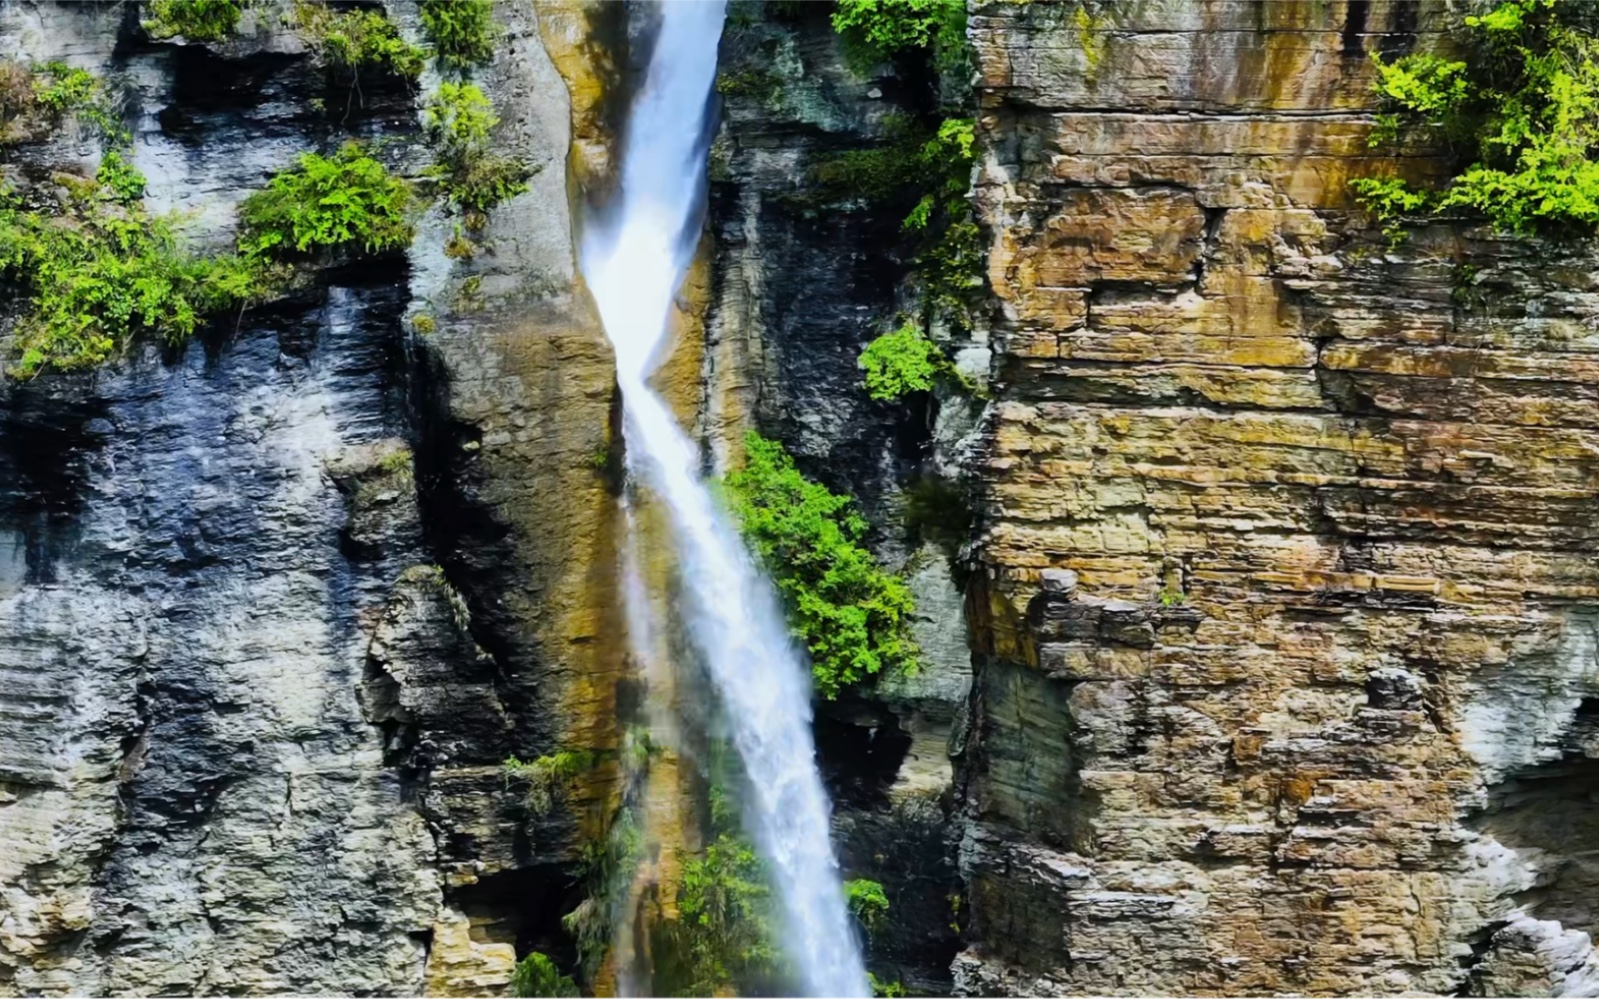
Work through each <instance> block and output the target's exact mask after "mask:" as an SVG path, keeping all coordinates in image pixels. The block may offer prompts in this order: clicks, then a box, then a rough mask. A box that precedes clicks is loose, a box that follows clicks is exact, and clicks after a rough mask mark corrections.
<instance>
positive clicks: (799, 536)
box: [726, 432, 917, 698]
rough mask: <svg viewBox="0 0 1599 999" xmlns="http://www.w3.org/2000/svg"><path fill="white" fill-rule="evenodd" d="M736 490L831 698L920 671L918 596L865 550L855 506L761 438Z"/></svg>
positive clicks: (753, 539) (753, 540)
mask: <svg viewBox="0 0 1599 999" xmlns="http://www.w3.org/2000/svg"><path fill="white" fill-rule="evenodd" d="M726 485H727V494H728V498H729V502H730V504H731V506H732V509H733V513H734V515H735V516H736V517H737V518H738V521H739V525H740V527H741V529H742V531H743V534H744V538H745V540H746V541H747V542H748V543H749V545H750V547H751V549H752V550H753V551H754V552H755V554H756V556H757V557H759V559H760V560H761V563H762V564H763V565H764V566H765V567H766V570H767V572H769V573H770V574H771V576H772V579H773V581H774V582H776V584H777V589H778V592H779V593H780V594H781V595H782V597H783V601H784V605H785V607H786V609H787V611H788V621H789V626H790V628H791V629H792V630H793V632H794V634H795V636H796V637H798V638H799V639H800V640H801V641H803V642H804V644H805V647H806V649H807V650H809V652H810V656H811V672H812V674H813V675H814V677H815V680H816V687H817V690H819V691H820V692H821V694H822V696H824V697H829V698H831V697H837V696H838V693H839V691H841V690H842V689H844V688H845V687H848V686H850V685H852V684H857V683H862V682H864V681H866V680H868V679H870V678H872V677H875V676H877V675H879V674H881V673H884V672H887V671H892V670H904V671H914V670H915V669H916V666H917V659H916V646H915V644H914V643H913V642H912V641H911V639H910V636H909V633H908V626H909V623H910V616H911V614H912V613H913V612H914V611H915V602H914V601H913V599H912V597H911V592H910V589H909V588H908V587H907V586H906V585H905V581H904V580H902V579H900V578H899V577H898V576H895V575H894V574H893V573H891V572H888V571H887V570H885V569H883V568H882V566H880V565H878V564H877V560H876V559H874V558H873V557H872V554H871V552H869V551H867V550H866V547H865V546H864V545H862V544H861V539H862V538H863V537H864V536H865V534H866V528H867V524H866V520H865V519H864V518H863V517H861V516H860V514H858V513H856V512H854V510H853V509H852V506H853V503H852V501H851V500H850V498H849V497H848V496H840V495H837V494H835V493H832V492H830V491H829V490H828V489H827V487H826V486H823V485H821V484H819V483H816V482H811V481H810V480H808V479H806V478H805V477H804V476H803V475H801V474H800V471H799V469H797V468H795V467H794V459H793V458H791V457H790V456H789V454H788V452H787V451H785V450H784V449H783V446H782V445H781V444H779V443H777V442H776V441H771V440H767V439H766V438H764V437H762V436H760V435H759V434H756V433H753V432H752V433H750V434H749V435H748V436H747V437H746V438H745V464H744V467H743V468H741V469H739V470H738V471H736V472H733V473H732V474H731V475H729V476H728V477H727V483H726Z"/></svg>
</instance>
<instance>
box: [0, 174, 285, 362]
mask: <svg viewBox="0 0 1599 999" xmlns="http://www.w3.org/2000/svg"><path fill="white" fill-rule="evenodd" d="M62 180H63V181H64V182H65V183H66V193H65V195H64V197H63V199H62V202H61V204H60V205H59V210H57V211H54V212H40V211H31V210H27V209H25V208H24V207H23V206H22V204H21V203H20V202H19V201H18V200H17V199H16V198H15V197H14V196H13V195H10V194H7V195H5V196H4V198H3V200H0V272H3V273H4V274H5V276H6V278H7V280H9V281H10V282H12V284H13V285H14V286H15V288H16V289H18V290H19V291H20V292H21V293H22V294H23V295H24V296H26V298H27V302H28V306H27V310H26V311H25V312H24V314H23V316H22V318H21V319H20V321H19V322H18V324H17V327H16V334H17V338H16V350H17V359H16V361H15V362H14V363H13V364H12V365H11V367H10V373H11V374H12V375H14V376H16V377H20V378H28V377H33V376H35V375H38V374H40V373H42V372H45V371H76V370H81V369H84V368H90V367H94V366H96V365H98V364H101V363H103V362H105V361H106V360H108V359H110V358H111V357H113V356H115V355H116V354H118V353H120V352H121V351H122V350H123V349H125V348H126V347H127V345H128V344H129V343H130V342H131V341H132V340H133V339H134V337H136V336H138V335H140V334H146V333H148V334H153V335H155V336H158V337H160V338H161V339H163V340H165V341H166V342H168V343H179V342H182V341H183V340H185V339H187V338H188V337H189V336H190V335H191V334H193V333H194V331H195V330H196V329H197V328H198V327H199V326H200V324H201V323H202V322H203V321H204V320H205V317H206V316H207V315H210V314H213V313H217V312H220V311H222V310H225V309H229V308H233V307H236V306H238V305H240V304H242V303H244V302H245V301H248V300H249V299H251V298H253V297H255V296H256V295H257V294H258V293H259V288H260V278H259V276H258V274H257V272H256V271H255V270H254V268H252V267H251V266H250V265H249V264H248V263H247V262H245V261H243V260H241V259H239V258H238V257H234V256H231V255H223V256H200V255H195V254H191V253H190V252H188V251H187V250H186V249H185V247H184V246H183V244H182V241H181V240H180V239H179V238H178V236H177V233H176V230H175V227H174V221H175V220H174V219H172V218H170V217H165V216H152V215H149V214H147V213H146V212H145V211H144V206H143V204H142V202H141V200H140V197H139V195H141V194H142V193H143V188H144V178H143V177H142V176H140V175H139V173H138V171H137V170H134V169H133V168H132V167H131V166H129V165H128V164H127V163H126V162H125V161H124V160H123V159H122V158H121V157H120V156H117V155H116V154H108V155H107V157H106V159H105V161H104V163H103V164H102V166H101V170H100V173H99V175H98V177H97V178H96V179H95V180H93V181H85V180H81V179H80V180H77V181H75V182H74V181H72V180H70V179H68V178H62Z"/></svg>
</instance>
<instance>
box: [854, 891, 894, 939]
mask: <svg viewBox="0 0 1599 999" xmlns="http://www.w3.org/2000/svg"><path fill="white" fill-rule="evenodd" d="M844 903H845V904H846V905H847V906H849V911H850V914H851V915H853V916H854V917H855V919H856V920H857V921H858V922H859V923H860V924H861V929H863V930H865V931H866V933H867V935H868V936H869V935H871V934H873V933H875V932H877V929H878V927H880V926H882V925H883V920H885V919H887V918H888V894H887V893H886V892H884V891H883V886H882V884H881V883H879V882H877V881H872V880H870V879H868V878H854V879H852V880H849V881H846V882H844Z"/></svg>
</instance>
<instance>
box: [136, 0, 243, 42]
mask: <svg viewBox="0 0 1599 999" xmlns="http://www.w3.org/2000/svg"><path fill="white" fill-rule="evenodd" d="M149 10H150V17H149V19H147V20H146V21H145V22H144V30H145V31H148V32H149V33H150V37H151V38H172V37H175V36H177V35H182V36H183V37H184V38H186V39H188V40H189V41H191V42H220V41H222V40H223V39H225V38H229V37H231V36H232V35H233V33H234V31H236V30H238V27H239V17H240V15H242V14H243V13H244V5H243V4H242V3H241V2H240V0H150V7H149Z"/></svg>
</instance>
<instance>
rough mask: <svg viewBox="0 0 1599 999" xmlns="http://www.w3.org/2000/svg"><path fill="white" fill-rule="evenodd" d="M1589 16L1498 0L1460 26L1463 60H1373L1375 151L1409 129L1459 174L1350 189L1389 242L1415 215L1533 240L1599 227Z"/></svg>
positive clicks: (1595, 60) (1597, 92)
mask: <svg viewBox="0 0 1599 999" xmlns="http://www.w3.org/2000/svg"><path fill="white" fill-rule="evenodd" d="M1594 22H1595V19H1594V17H1593V12H1592V8H1591V7H1590V6H1588V5H1585V4H1579V3H1572V2H1561V0H1504V2H1501V3H1499V4H1498V5H1496V6H1495V7H1494V8H1493V9H1492V10H1490V11H1488V12H1487V13H1484V14H1482V15H1474V16H1469V17H1467V18H1466V19H1465V27H1466V29H1467V32H1468V36H1467V41H1468V43H1469V45H1468V51H1467V52H1466V58H1465V59H1464V60H1461V61H1454V60H1448V59H1442V58H1440V57H1438V56H1435V55H1431V54H1415V55H1409V56H1405V57H1403V58H1400V59H1397V60H1395V61H1394V62H1392V63H1384V62H1382V61H1381V60H1380V59H1378V60H1377V70H1378V79H1377V82H1376V83H1375V84H1374V89H1375V90H1376V92H1377V94H1378V95H1379V97H1380V98H1381V99H1382V102H1383V107H1384V113H1383V115H1381V116H1379V119H1378V127H1377V129H1376V130H1375V131H1374V132H1373V135H1372V140H1371V141H1372V144H1373V145H1384V144H1387V143H1392V142H1394V141H1396V140H1397V139H1399V138H1400V137H1401V136H1402V135H1403V134H1404V133H1405V132H1406V131H1408V130H1411V129H1424V130H1428V131H1430V132H1432V133H1433V134H1434V135H1437V136H1439V137H1440V138H1442V139H1443V140H1444V142H1445V143H1446V145H1447V147H1448V148H1449V149H1450V150H1451V151H1453V152H1454V153H1455V154H1456V163H1457V169H1456V170H1455V172H1454V176H1453V177H1452V178H1451V179H1450V180H1449V181H1448V182H1447V183H1446V184H1445V185H1443V186H1442V187H1440V188H1437V189H1422V188H1416V187H1413V186H1411V185H1410V184H1408V183H1406V182H1405V181H1403V180H1401V179H1398V178H1394V177H1365V178H1358V179H1356V180H1354V181H1351V186H1352V187H1353V188H1354V190H1355V192H1356V194H1357V195H1358V196H1359V198H1360V199H1361V202H1362V203H1363V204H1364V205H1365V206H1366V207H1367V208H1368V209H1369V210H1370V211H1372V212H1373V214H1375V215H1376V216H1377V217H1378V218H1379V219H1381V220H1382V221H1383V223H1384V226H1385V228H1386V229H1388V230H1389V231H1390V232H1393V231H1396V226H1397V223H1398V221H1399V220H1400V219H1401V218H1403V217H1405V216H1413V215H1418V214H1428V215H1434V214H1442V213H1450V214H1453V213H1464V214H1468V215H1480V216H1484V217H1486V218H1488V219H1489V220H1490V221H1492V222H1493V224H1494V225H1495V226H1497V227H1498V228H1500V229H1504V230H1508V231H1512V232H1518V233H1531V232H1534V231H1538V230H1553V229H1559V228H1562V227H1571V226H1577V227H1581V228H1582V229H1584V230H1589V229H1591V228H1592V227H1593V226H1594V225H1595V224H1596V223H1599V162H1595V155H1596V153H1599V41H1596V39H1595V37H1594V34H1593V31H1592V26H1593V24H1594Z"/></svg>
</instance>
